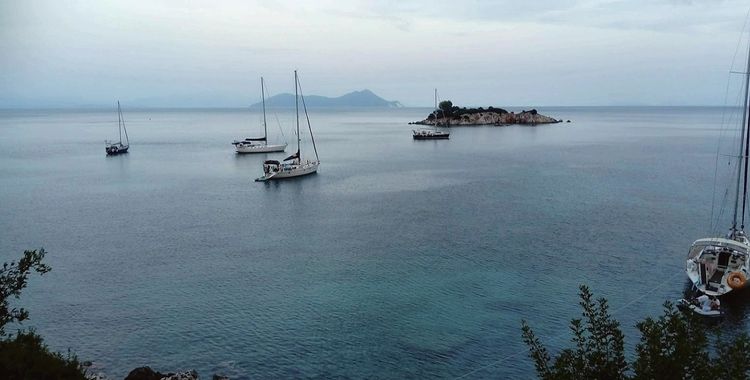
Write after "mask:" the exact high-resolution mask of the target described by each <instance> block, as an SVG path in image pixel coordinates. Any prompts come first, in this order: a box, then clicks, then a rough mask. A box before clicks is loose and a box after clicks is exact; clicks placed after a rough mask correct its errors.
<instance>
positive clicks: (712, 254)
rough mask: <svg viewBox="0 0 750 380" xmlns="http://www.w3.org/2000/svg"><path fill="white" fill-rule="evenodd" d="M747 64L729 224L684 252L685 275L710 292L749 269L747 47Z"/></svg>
mask: <svg viewBox="0 0 750 380" xmlns="http://www.w3.org/2000/svg"><path fill="white" fill-rule="evenodd" d="M746 65H747V69H746V70H745V72H744V75H745V83H744V90H745V94H744V103H743V105H742V119H741V122H742V125H741V128H740V131H741V132H740V141H739V154H738V155H737V156H736V158H737V171H736V173H735V174H734V178H732V179H731V182H734V186H735V188H734V190H735V191H734V202H733V203H734V207H733V209H734V211H733V216H732V225H731V227H730V228H729V232H728V233H727V234H726V236H725V237H709V238H704V239H698V240H696V241H695V242H693V245H692V246H691V247H690V251H689V252H688V256H687V264H686V269H685V271H686V272H687V275H688V278H690V281H692V283H693V286H694V287H695V288H696V289H697V290H699V291H700V292H701V293H704V294H706V295H709V296H717V297H718V296H723V295H725V294H727V293H730V292H731V291H733V290H738V289H742V288H744V287H745V285H746V284H747V279H748V271H749V270H750V241H748V238H747V236H746V235H745V231H744V230H745V216H746V206H747V190H748V189H747V184H748V164H749V162H748V158H750V118H749V117H748V116H750V113H749V112H748V111H749V110H748V107H750V103H748V86H750V48H749V49H748V57H747V63H746ZM729 186H731V185H729ZM728 191H729V189H727V192H728ZM740 200H741V202H740Z"/></svg>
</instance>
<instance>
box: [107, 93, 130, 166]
mask: <svg viewBox="0 0 750 380" xmlns="http://www.w3.org/2000/svg"><path fill="white" fill-rule="evenodd" d="M117 129H118V132H119V134H120V140H119V141H117V142H114V141H108V140H105V141H104V151H105V152H107V155H108V156H115V155H118V154H122V153H127V152H128V149H129V148H130V139H128V130H127V129H125V118H123V117H122V110H121V109H120V101H119V100H118V101H117ZM123 132H125V143H123V142H122V133H123Z"/></svg>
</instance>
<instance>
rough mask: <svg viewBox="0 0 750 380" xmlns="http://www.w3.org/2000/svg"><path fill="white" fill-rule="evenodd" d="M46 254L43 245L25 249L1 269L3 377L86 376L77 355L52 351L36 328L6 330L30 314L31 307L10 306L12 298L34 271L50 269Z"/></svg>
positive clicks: (0, 369) (0, 362)
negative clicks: (17, 258)
mask: <svg viewBox="0 0 750 380" xmlns="http://www.w3.org/2000/svg"><path fill="white" fill-rule="evenodd" d="M45 254H46V252H45V251H44V249H40V250H39V251H36V250H33V251H24V253H23V257H22V258H21V259H20V260H18V262H11V263H10V264H8V263H4V264H3V266H2V269H0V335H1V336H2V340H0V379H8V380H14V379H19V380H21V379H39V380H46V379H50V380H52V379H85V376H84V375H85V371H84V370H83V368H82V366H81V364H80V363H79V362H78V359H77V358H76V357H75V356H74V355H70V353H69V354H68V355H67V357H63V356H62V355H61V354H59V353H55V352H51V351H50V350H49V349H48V348H47V346H46V345H45V344H44V341H43V339H42V337H41V336H39V335H37V334H36V333H34V332H33V331H23V330H19V331H18V332H16V333H15V334H14V335H8V334H6V331H5V328H6V327H7V326H8V325H9V324H11V323H21V322H23V321H25V320H26V319H28V318H29V313H28V311H26V310H24V309H23V308H15V307H11V306H10V302H9V301H10V299H11V298H14V299H18V298H19V297H20V296H21V290H23V289H24V288H25V287H26V285H27V281H28V277H29V275H30V274H31V273H32V272H37V273H39V274H40V275H43V274H45V273H47V272H49V271H50V270H51V268H50V267H49V266H48V265H46V264H44V263H42V260H43V259H44V255H45Z"/></svg>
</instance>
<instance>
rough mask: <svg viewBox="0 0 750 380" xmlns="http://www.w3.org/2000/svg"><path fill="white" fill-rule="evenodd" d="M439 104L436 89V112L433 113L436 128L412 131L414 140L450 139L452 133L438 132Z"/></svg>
mask: <svg viewBox="0 0 750 380" xmlns="http://www.w3.org/2000/svg"><path fill="white" fill-rule="evenodd" d="M438 111H440V110H439V109H438V104H437V88H436V89H435V110H434V111H432V116H433V118H432V119H433V120H434V123H433V124H434V127H433V128H421V129H412V131H411V132H412V137H413V138H414V140H445V139H448V138H450V135H451V134H450V132H444V131H438V130H437V128H436V127H437V126H438Z"/></svg>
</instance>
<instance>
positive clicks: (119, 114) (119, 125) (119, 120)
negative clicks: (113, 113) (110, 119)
mask: <svg viewBox="0 0 750 380" xmlns="http://www.w3.org/2000/svg"><path fill="white" fill-rule="evenodd" d="M117 132H119V133H120V145H122V111H120V101H119V100H118V101H117Z"/></svg>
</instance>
